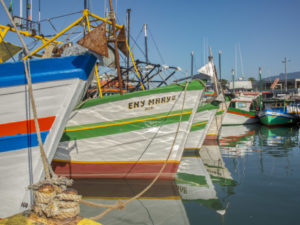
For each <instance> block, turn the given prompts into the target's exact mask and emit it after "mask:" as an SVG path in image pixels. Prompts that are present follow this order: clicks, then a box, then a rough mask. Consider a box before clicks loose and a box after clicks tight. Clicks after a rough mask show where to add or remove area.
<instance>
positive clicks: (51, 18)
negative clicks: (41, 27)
mask: <svg viewBox="0 0 300 225" xmlns="http://www.w3.org/2000/svg"><path fill="white" fill-rule="evenodd" d="M79 13H82V11H78V12H73V13H68V14H64V15H60V16H54V17H50V18H46V19H43V20H41V22H47V21H48V20H54V19H58V18H62V17H67V16H71V15H75V14H79Z"/></svg>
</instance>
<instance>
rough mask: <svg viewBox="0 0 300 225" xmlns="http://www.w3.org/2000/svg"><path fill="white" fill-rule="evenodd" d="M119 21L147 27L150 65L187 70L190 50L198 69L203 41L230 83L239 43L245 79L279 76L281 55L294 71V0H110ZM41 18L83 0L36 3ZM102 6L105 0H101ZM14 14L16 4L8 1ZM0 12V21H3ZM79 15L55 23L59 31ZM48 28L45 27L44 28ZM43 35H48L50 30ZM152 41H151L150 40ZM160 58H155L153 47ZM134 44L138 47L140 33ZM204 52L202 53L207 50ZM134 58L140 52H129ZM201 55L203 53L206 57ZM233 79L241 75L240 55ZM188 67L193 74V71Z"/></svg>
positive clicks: (135, 29) (93, 0)
mask: <svg viewBox="0 0 300 225" xmlns="http://www.w3.org/2000/svg"><path fill="white" fill-rule="evenodd" d="M8 2H9V1H8V0H6V3H7V4H8ZM37 2H38V1H37V0H33V3H34V6H33V11H34V15H33V18H34V19H35V18H37V12H36V9H37ZM113 2H114V5H115V6H116V2H117V7H116V9H117V17H118V21H119V23H125V21H126V9H127V8H131V10H132V12H131V34H132V37H133V38H136V37H137V36H138V34H139V33H140V31H141V29H142V26H143V24H148V26H149V29H150V32H151V34H152V36H153V39H152V38H151V37H149V39H150V40H149V59H150V61H151V62H153V63H160V64H167V65H174V66H179V67H181V68H182V69H183V70H190V54H191V51H194V55H195V58H194V61H195V69H197V68H199V67H200V66H202V65H203V57H204V49H203V48H204V42H206V44H205V45H206V48H207V46H209V47H211V48H212V50H213V54H214V56H215V62H216V64H217V63H218V51H219V50H222V52H223V54H222V77H225V78H227V79H230V77H231V70H232V69H233V68H235V46H236V45H240V49H241V53H242V61H243V67H244V73H245V76H246V77H250V76H253V77H257V73H258V67H259V66H261V67H262V70H263V77H266V76H271V75H277V74H279V73H282V72H283V70H284V65H283V64H282V63H281V61H282V60H283V58H284V57H285V56H286V57H287V58H288V59H290V60H291V61H290V62H289V63H288V65H287V69H288V72H295V71H300V29H299V21H300V1H299V0H226V1H225V0H214V1H200V0H190V1H184V0H151V1H150V0H117V1H116V0H113ZM41 3H42V19H45V18H48V17H52V16H56V15H61V14H65V13H70V12H75V11H79V10H81V9H82V7H83V0H51V1H46V0H41ZM107 4H108V2H107ZM14 5H15V13H18V11H19V9H18V1H16V0H15V1H14ZM89 5H90V7H91V11H92V12H93V13H95V14H97V15H100V16H103V11H104V0H89ZM3 14H4V11H3V9H2V8H1V9H0V15H1V17H0V22H1V23H4V24H5V23H7V19H6V17H5V16H4V15H3ZM78 16H79V15H75V16H74V17H71V18H66V19H63V20H60V21H55V23H56V24H55V25H56V26H57V29H58V30H60V29H62V28H63V27H64V26H66V25H67V24H68V22H69V19H70V21H72V20H74V18H76V17H78ZM47 29H48V28H47ZM44 32H49V33H52V32H53V30H52V31H51V30H50V28H49V29H48V30H46V31H44ZM153 40H154V41H153ZM154 42H155V43H156V45H157V46H158V48H159V51H160V53H161V55H162V57H163V61H164V62H162V60H161V57H160V56H159V54H158V52H157V50H156V47H155V44H154ZM137 43H138V44H139V46H140V47H141V48H143V35H142V34H140V35H139V39H138V40H137ZM206 48H205V51H206V52H207V49H206ZM134 52H135V56H136V58H141V59H143V55H142V53H141V52H140V51H139V50H138V48H137V47H135V48H134ZM206 54H207V53H206ZM237 57H238V63H237V67H238V75H240V74H241V69H240V68H241V63H240V56H239V54H238V55H237ZM195 69H194V71H195Z"/></svg>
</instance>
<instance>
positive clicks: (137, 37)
mask: <svg viewBox="0 0 300 225" xmlns="http://www.w3.org/2000/svg"><path fill="white" fill-rule="evenodd" d="M143 29H144V27H142V29H141V31H140V32H139V33H138V35H137V36H136V38H135V40H138V39H139V37H140V35H141V33H142V32H143ZM130 37H131V35H130ZM131 38H132V37H131Z"/></svg>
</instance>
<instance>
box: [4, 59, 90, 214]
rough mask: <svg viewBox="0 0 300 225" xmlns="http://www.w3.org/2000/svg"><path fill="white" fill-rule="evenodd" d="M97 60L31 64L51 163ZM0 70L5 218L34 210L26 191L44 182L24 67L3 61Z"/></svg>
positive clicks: (34, 91) (34, 89) (40, 60)
mask: <svg viewBox="0 0 300 225" xmlns="http://www.w3.org/2000/svg"><path fill="white" fill-rule="evenodd" d="M95 61H96V58H95V57H94V56H92V55H89V54H85V55H79V56H70V57H61V58H49V59H39V60H31V61H30V71H31V78H32V87H33V94H34V97H35V102H36V105H37V115H38V122H39V126H40V131H41V137H42V141H43V144H44V149H45V153H46V156H47V158H48V160H49V161H50V160H51V159H52V157H53V155H54V153H55V151H56V148H57V145H58V142H59V138H60V136H61V135H62V133H63V129H64V126H65V124H66V122H67V118H68V116H69V114H70V113H71V111H72V110H73V108H74V107H75V105H76V104H77V103H78V101H79V100H80V99H81V97H82V95H83V91H84V90H85V88H86V86H87V85H86V84H87V83H88V82H87V81H88V80H89V78H90V77H91V76H90V74H91V71H92V70H93V67H94V64H95ZM0 71H1V74H0V81H1V82H0V102H1V105H2V107H1V117H0V165H1V166H0V180H1V183H0V198H1V206H0V217H6V216H10V215H12V214H15V213H17V212H20V211H22V210H24V209H26V208H27V207H29V206H30V204H31V196H30V191H29V190H28V189H27V187H28V185H30V184H33V183H34V182H38V181H39V180H40V179H41V176H42V171H43V164H42V161H41V160H40V152H39V150H38V149H39V146H38V141H37V133H36V128H35V125H34V120H33V112H32V109H31V101H30V96H29V93H28V84H27V80H26V76H25V72H24V64H23V62H16V63H2V64H0Z"/></svg>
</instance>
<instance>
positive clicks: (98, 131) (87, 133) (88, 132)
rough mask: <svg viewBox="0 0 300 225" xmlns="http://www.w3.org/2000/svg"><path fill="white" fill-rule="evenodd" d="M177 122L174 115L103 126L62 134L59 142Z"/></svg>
mask: <svg viewBox="0 0 300 225" xmlns="http://www.w3.org/2000/svg"><path fill="white" fill-rule="evenodd" d="M189 118H190V114H186V115H182V119H181V121H182V122H184V121H188V120H189ZM179 121H180V115H176V116H170V117H163V118H157V119H155V118H153V119H152V120H148V121H139V122H132V123H129V124H119V125H112V126H105V127H100V128H92V129H85V130H77V131H68V132H65V133H64V134H63V136H62V138H61V142H63V141H70V140H80V139H85V138H93V137H99V136H106V135H111V134H118V133H124V132H130V131H135V130H140V129H145V128H151V127H159V126H163V125H168V124H172V123H177V122H179Z"/></svg>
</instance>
